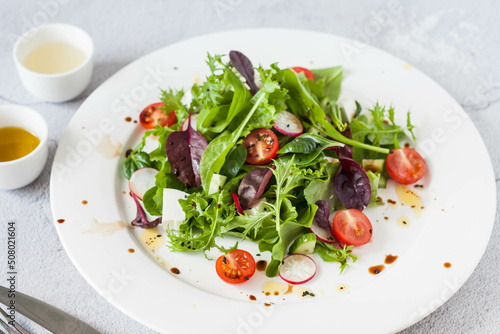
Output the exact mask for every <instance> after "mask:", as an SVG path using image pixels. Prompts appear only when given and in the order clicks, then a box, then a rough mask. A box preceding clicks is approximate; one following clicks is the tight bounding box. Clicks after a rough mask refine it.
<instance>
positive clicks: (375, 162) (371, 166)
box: [362, 159, 385, 174]
mask: <svg viewBox="0 0 500 334" xmlns="http://www.w3.org/2000/svg"><path fill="white" fill-rule="evenodd" d="M384 162H385V160H384V159H363V161H362V164H363V169H364V170H365V172H367V171H369V170H371V171H372V172H374V173H375V174H376V173H381V172H382V170H383V169H384Z"/></svg>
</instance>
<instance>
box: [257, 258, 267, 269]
mask: <svg viewBox="0 0 500 334" xmlns="http://www.w3.org/2000/svg"><path fill="white" fill-rule="evenodd" d="M266 267H267V261H266V260H260V261H257V263H256V264H255V268H256V269H257V270H258V271H264V270H266Z"/></svg>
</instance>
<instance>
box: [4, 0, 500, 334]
mask: <svg viewBox="0 0 500 334" xmlns="http://www.w3.org/2000/svg"><path fill="white" fill-rule="evenodd" d="M390 2H391V1H386V0H377V1H373V0H371V1H370V0H358V1H328V0H323V1H299V0H293V1H285V0H254V1H243V0H210V1H203V0H197V1H194V0H193V1H180V0H179V1H160V0H144V1H132V0H121V1H118V0H113V1H83V0H64V1H63V0H40V1H19V0H18V1H8V0H0V10H1V15H0V32H1V36H2V38H1V40H0V78H1V80H0V104H10V103H16V104H24V105H28V106H30V107H32V108H34V109H36V110H37V111H39V112H40V113H41V114H42V115H43V116H44V117H45V119H46V120H47V121H48V124H49V128H50V132H49V137H50V143H49V145H50V154H49V161H48V163H47V165H46V167H45V170H44V171H43V173H42V175H41V176H40V177H39V178H38V179H37V180H36V181H35V182H34V183H32V184H31V185H29V186H26V187H24V188H22V189H19V190H14V191H0V222H1V223H2V226H3V227H2V228H1V232H0V236H1V241H2V242H1V244H2V245H5V237H6V223H7V221H8V220H9V219H12V220H15V221H16V222H17V251H18V282H17V283H18V286H17V288H18V290H19V291H22V292H25V293H27V294H29V295H32V296H34V297H37V298H39V299H42V300H44V301H46V302H48V303H50V304H52V305H54V306H56V307H59V308H61V309H62V310H65V311H67V312H69V313H71V314H73V315H75V316H77V317H79V318H80V319H82V320H83V321H85V322H87V323H89V324H91V325H93V326H94V327H95V328H96V329H98V330H99V331H101V332H103V333H144V334H148V333H154V332H153V331H152V330H150V329H148V328H146V327H145V326H143V325H141V324H139V323H138V322H136V321H134V320H132V319H130V318H129V317H127V316H126V315H124V314H123V313H121V312H120V311H119V310H117V309H115V308H114V307H113V306H112V305H111V304H109V303H108V302H107V301H106V300H104V299H103V298H102V297H100V296H99V295H98V293H97V292H96V291H94V290H93V289H92V288H91V286H90V285H89V284H88V283H87V282H86V281H85V280H84V279H83V277H82V276H81V275H80V274H79V273H78V271H77V270H76V269H75V267H74V266H73V265H72V263H71V261H70V260H69V258H68V256H67V255H66V253H65V251H64V250H63V248H62V245H61V243H60V241H59V238H58V236H57V233H56V230H55V228H54V225H53V222H52V214H51V209H50V200H49V177H50V167H51V164H52V159H53V156H54V153H55V150H56V148H57V145H58V142H59V139H60V138H61V136H62V134H63V132H64V130H65V128H66V125H67V124H68V122H69V121H70V119H71V117H72V116H73V115H74V114H75V112H76V110H77V109H78V107H79V106H80V104H81V103H82V102H83V101H84V100H85V98H86V97H87V96H88V95H89V94H90V93H91V92H92V91H93V90H94V89H96V88H97V87H98V86H99V85H100V84H101V83H102V82H103V81H104V80H106V79H107V78H108V77H109V76H111V75H112V74H113V73H115V72H116V71H117V70H119V69H120V68H122V67H123V66H125V65H126V64H128V63H130V62H131V61H133V60H135V59H137V58H138V57H140V56H143V55H145V54H148V53H149V52H151V51H154V50H156V49H158V48H160V47H163V46H165V45H168V44H171V43H174V42H177V41H180V40H183V39H186V38H189V37H192V36H198V35H201V34H206V33H210V32H215V31H221V30H227V29H236V28H253V27H288V28H299V29H309V30H316V31H322V32H327V33H332V34H338V35H341V36H346V37H349V38H362V37H360V36H363V35H365V36H368V35H367V31H368V32H369V36H368V37H367V40H366V42H367V43H368V44H370V45H373V46H376V47H378V48H381V49H383V50H386V51H387V52H389V53H391V54H394V55H396V56H398V57H401V58H403V59H405V60H406V61H407V62H408V63H409V64H412V65H414V66H415V67H417V68H419V69H421V70H422V71H423V72H425V73H426V74H428V75H429V76H430V77H431V78H433V79H434V80H436V81H437V82H438V83H439V84H441V85H442V86H443V87H444V88H445V89H446V90H447V91H448V92H450V94H451V95H452V96H453V97H454V98H455V99H456V100H457V101H458V102H459V103H460V104H462V106H463V107H464V108H465V110H466V111H467V113H468V114H469V116H470V117H471V119H472V121H473V122H474V123H475V125H476V126H477V128H478V129H479V132H480V133H481V134H482V136H483V139H484V141H485V143H486V146H487V148H488V150H489V152H490V155H491V159H492V162H493V165H494V168H495V176H496V185H497V191H498V190H500V189H499V185H500V182H499V180H500V146H499V145H498V143H499V142H500V131H499V128H500V113H499V107H500V66H499V65H500V34H499V31H500V20H499V17H498V13H500V2H499V1H496V0H489V1H474V2H473V1H466V0H459V1H458V0H447V1H432V0H424V1H418V2H409V1H408V2H403V1H401V3H400V5H401V12H400V13H399V14H396V15H392V16H391V17H390V19H389V20H388V22H387V23H385V22H386V21H383V22H384V23H383V24H379V28H380V29H378V30H379V31H377V32H376V33H374V32H373V31H371V32H370V30H369V29H370V26H371V25H372V24H373V23H372V22H376V20H377V19H383V16H382V15H383V12H382V11H386V12H387V8H388V6H390V5H389V3H390ZM40 13H45V14H40ZM46 22H64V23H70V24H74V25H77V26H80V27H82V28H83V29H85V30H86V31H87V32H88V33H89V34H90V35H91V36H92V38H93V39H94V43H95V50H96V51H95V70H94V74H93V78H92V82H91V84H90V86H89V87H88V88H87V90H86V91H85V92H84V93H83V94H82V95H81V96H80V97H78V98H76V99H75V100H73V101H71V102H67V103H61V104H52V103H44V102H40V101H38V100H37V99H36V98H34V97H32V96H30V95H29V94H28V93H27V92H26V91H25V89H24V88H23V86H22V85H21V82H20V81H19V78H18V76H17V74H16V70H15V67H14V62H13V60H12V42H11V39H12V36H15V35H19V34H21V33H22V32H23V31H25V30H26V29H28V28H30V26H29V23H35V24H36V23H46ZM367 29H368V30H367ZM471 96H472V97H473V98H471ZM457 151H458V149H457ZM461 155H462V157H461V158H460V159H464V160H462V161H468V162H467V163H466V164H465V165H464V166H463V167H464V168H463V169H464V176H463V177H464V178H466V177H467V173H473V172H474V168H473V165H474V152H461ZM465 159H467V160H465ZM471 195H473V196H475V195H476V194H471ZM470 209H471V210H481V208H470ZM498 220H499V218H498V214H497V217H496V224H495V227H494V229H493V234H492V237H491V240H490V242H489V244H488V247H487V249H486V253H485V255H484V256H483V258H482V260H481V262H480V263H479V265H478V267H477V268H476V270H475V271H474V273H473V274H472V275H471V277H470V278H469V280H468V281H467V282H466V283H465V285H464V286H463V287H462V288H461V289H460V290H459V291H458V292H457V293H456V294H455V295H454V296H453V297H452V298H451V299H450V300H449V301H448V302H447V303H445V304H444V305H443V306H442V307H440V308H439V309H438V310H437V311H435V312H434V313H432V314H431V315H429V316H428V317H426V318H425V319H423V320H422V321H420V322H418V323H417V324H415V325H413V326H411V327H409V328H407V329H406V330H404V331H402V333H404V334H410V333H500V269H499V268H500V246H499V245H500V227H499V221H498ZM471 228H474V222H471ZM464 247H474V240H471V242H470V243H469V244H467V245H464ZM1 253H2V254H4V256H3V259H2V260H1V261H0V263H1V264H2V265H1V268H3V269H2V270H3V273H2V274H1V275H2V281H3V280H4V278H3V277H4V276H5V275H6V274H4V273H5V272H6V271H7V270H6V269H5V268H6V266H7V264H6V259H7V255H6V251H2V252H1ZM2 284H4V283H2ZM138 307H147V305H138ZM374 307H376V306H374ZM353 311H354V312H355V310H353ZM360 320H361V321H362V319H360ZM19 322H21V323H23V324H24V325H25V326H26V327H27V328H28V329H29V330H31V331H33V333H44V332H46V331H44V330H43V329H42V328H41V327H39V326H37V325H35V324H33V323H32V322H31V321H26V320H25V319H23V318H22V317H20V318H19ZM332 326H333V328H335V327H334V324H333V325H332Z"/></svg>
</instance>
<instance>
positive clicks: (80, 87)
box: [13, 23, 94, 102]
mask: <svg viewBox="0 0 500 334" xmlns="http://www.w3.org/2000/svg"><path fill="white" fill-rule="evenodd" d="M93 55H94V43H93V41H92V38H91V37H90V36H89V35H88V34H87V33H86V32H85V31H83V30H82V29H80V28H78V27H75V26H72V25H69V24H62V23H53V24H46V25H42V26H39V27H37V28H36V29H35V30H34V31H27V32H26V33H24V34H23V35H22V36H21V37H20V38H19V39H18V40H17V42H16V43H15V45H14V52H13V56H14V62H15V64H16V68H17V72H18V74H19V77H20V79H21V82H22V83H23V85H24V87H25V88H26V90H27V91H28V92H29V93H31V94H32V95H33V96H35V97H37V98H39V99H41V100H44V101H48V102H64V101H68V100H71V99H73V98H75V97H76V96H78V95H79V94H80V93H82V92H83V91H84V90H85V88H86V87H87V86H88V84H89V82H90V79H91V77H92V70H93Z"/></svg>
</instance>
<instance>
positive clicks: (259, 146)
mask: <svg viewBox="0 0 500 334" xmlns="http://www.w3.org/2000/svg"><path fill="white" fill-rule="evenodd" d="M243 146H245V147H246V148H247V151H248V153H247V159H246V162H247V163H249V164H252V165H265V164H268V163H270V162H271V159H274V157H276V152H278V150H279V144H278V137H276V135H275V134H274V132H272V131H271V130H269V129H266V128H261V129H255V130H253V131H252V132H250V134H249V135H248V136H246V137H245V139H244V140H243Z"/></svg>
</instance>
